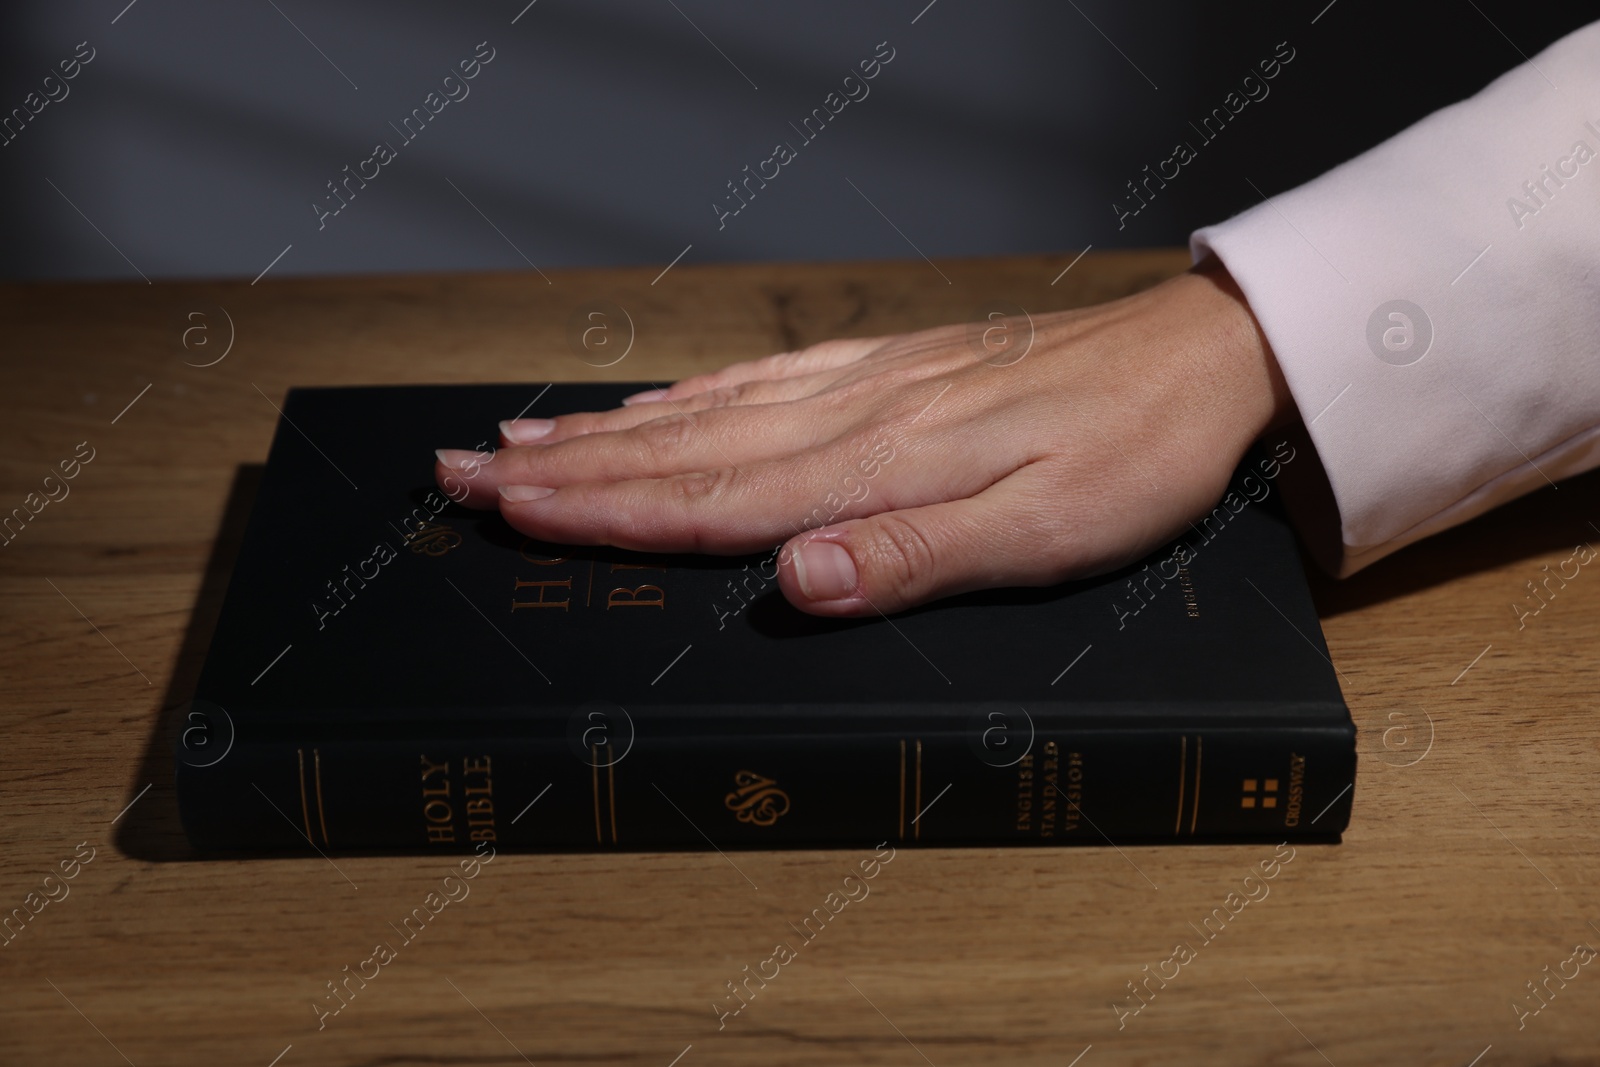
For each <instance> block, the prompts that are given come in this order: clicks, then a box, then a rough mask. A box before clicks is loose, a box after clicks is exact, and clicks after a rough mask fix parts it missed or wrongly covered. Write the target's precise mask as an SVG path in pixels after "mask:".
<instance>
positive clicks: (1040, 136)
mask: <svg viewBox="0 0 1600 1067" xmlns="http://www.w3.org/2000/svg"><path fill="white" fill-rule="evenodd" d="M1420 6H1421V5H1417V7H1420ZM280 8H281V10H280ZM280 8H275V7H274V6H272V5H245V6H242V7H234V6H230V7H223V6H220V5H209V4H205V3H203V2H202V0H173V2H170V3H163V4H142V3H136V4H134V5H132V6H125V5H124V3H122V2H120V0H113V2H112V3H110V4H109V5H99V4H97V5H95V6H94V10H95V11H96V13H95V15H94V17H93V18H90V17H89V14H88V11H89V9H88V8H85V7H83V6H80V5H71V6H67V5H46V4H43V3H39V2H35V3H32V4H25V5H15V6H14V7H13V8H11V9H10V10H9V11H8V13H7V15H6V16H5V19H6V22H7V25H6V27H5V32H4V33H3V34H0V50H3V55H0V58H3V62H4V66H3V69H4V70H5V71H6V77H5V78H4V79H3V81H0V93H4V94H5V95H4V96H3V97H0V109H3V113H4V114H8V115H13V114H15V109H18V108H21V109H22V112H21V114H22V116H23V119H22V120H17V119H15V118H14V119H13V120H12V121H13V127H12V128H11V129H9V130H8V131H7V132H6V134H5V136H4V138H0V140H3V141H4V143H3V145H0V187H3V189H4V192H5V193H6V194H7V195H6V196H5V199H4V203H5V205H6V207H5V208H4V209H3V210H4V211H5V212H6V213H7V216H8V218H7V222H6V233H7V234H8V236H9V237H10V238H11V239H10V240H8V241H6V242H4V243H3V245H0V270H3V271H4V273H5V276H7V277H11V278H89V277H96V278H137V277H139V276H141V275H142V276H145V277H150V278H159V277H174V276H182V277H194V276H218V275H221V276H235V277H241V276H242V277H253V276H255V275H256V274H257V273H258V272H259V271H260V270H261V269H262V268H263V267H265V266H266V265H267V264H268V263H269V262H272V261H273V257H275V256H278V255H279V254H280V253H283V252H285V250H286V249H288V252H287V253H286V254H284V255H283V256H282V259H281V260H280V261H277V262H276V263H275V265H274V267H273V270H274V273H275V274H280V275H281V274H293V273H329V272H348V271H356V272H379V271H395V270H399V271H416V270H474V269H479V270H481V269H528V268H529V266H530V265H533V264H537V265H538V266H539V267H541V268H555V267H566V266H586V265H610V264H622V263H663V264H664V263H666V262H668V261H669V260H671V259H672V258H673V257H674V256H676V255H678V254H679V253H680V252H681V251H683V250H684V249H685V248H686V246H692V251H691V252H690V254H689V255H688V258H687V259H686V262H697V261H698V262H707V261H716V260H761V259H789V260H796V259H798V260H815V259H860V258H904V257H910V256H915V255H916V254H917V253H918V252H919V251H920V252H923V253H926V254H927V255H929V256H934V257H940V256H970V255H988V254H1004V253H1015V252H1045V251H1054V252H1064V253H1068V254H1076V252H1077V251H1078V250H1080V249H1081V248H1083V247H1084V246H1086V245H1090V244H1093V245H1095V246H1096V247H1098V248H1110V247H1145V246H1153V245H1169V244H1179V243H1182V242H1183V241H1184V240H1185V239H1186V237H1187V234H1188V232H1189V230H1190V229H1192V228H1194V227H1196V226H1198V225H1202V224H1204V223H1206V222H1210V221H1215V220H1217V219H1220V218H1222V217H1225V216H1226V215H1229V214H1232V213H1233V212H1235V211H1237V210H1239V209H1242V208H1244V207H1246V206H1249V205H1250V204H1252V203H1254V202H1255V201H1257V200H1258V199H1259V194H1258V193H1257V192H1256V189H1258V188H1259V189H1260V190H1261V191H1263V192H1267V193H1270V192H1274V191H1277V190H1281V189H1283V188H1287V187H1290V186H1292V185H1295V184H1298V183H1300V182H1302V181H1304V180H1306V179H1308V178H1310V177H1312V176H1314V175H1315V174H1317V173H1319V172H1321V171H1322V170H1325V169H1327V168H1328V167H1329V166H1331V165H1333V164H1335V163H1337V162H1339V161H1341V160H1343V159H1345V158H1348V157H1349V156H1351V155H1354V154H1356V153H1358V152H1359V151H1361V150H1362V149H1364V148H1365V147H1367V146H1369V145H1371V144H1373V143H1376V142H1377V141H1378V140H1381V139H1382V138H1383V137H1385V136H1387V135H1389V134H1391V133H1393V132H1395V131H1397V130H1399V129H1401V128H1403V127H1404V126H1406V125H1408V124H1409V123H1411V122H1412V121H1415V120H1416V119H1417V118H1419V117H1420V116H1421V115H1423V114H1426V113H1427V112H1429V111H1431V110H1433V109H1435V108H1437V107H1439V106H1442V105H1443V104H1446V103H1449V102H1451V101H1453V100H1456V99H1459V98H1461V97H1463V96H1465V95H1468V94H1470V93H1471V92H1473V91H1475V90H1476V89H1477V88H1479V87H1481V86H1482V85H1483V84H1484V83H1486V82H1487V81H1488V80H1490V79H1491V78H1492V77H1494V76H1495V75H1496V74H1498V73H1500V72H1502V71H1504V70H1505V69H1507V68H1509V67H1510V66H1511V65H1512V64H1514V63H1516V62H1518V61H1519V60H1520V59H1521V56H1520V55H1519V54H1518V50H1519V49H1520V50H1521V51H1522V52H1525V53H1527V54H1530V55H1531V54H1533V53H1535V52H1536V51H1538V50H1539V49H1540V48H1542V47H1544V46H1545V45H1546V44H1548V43H1549V42H1550V41H1551V40H1554V39H1555V38H1557V37H1559V36H1560V35H1562V34H1563V33H1565V32H1567V31H1570V30H1571V29H1573V28H1575V27H1576V26H1577V25H1579V24H1581V22H1582V21H1583V20H1584V16H1582V15H1578V14H1561V13H1554V14H1551V13H1546V14H1547V15H1548V16H1549V17H1548V18H1547V19H1545V20H1544V21H1541V23H1540V24H1539V25H1538V26H1536V27H1528V26H1526V25H1525V24H1524V22H1523V21H1519V20H1518V19H1514V18H1512V16H1513V15H1514V14H1517V12H1516V10H1515V9H1513V8H1512V6H1511V5H1510V4H1509V3H1508V2H1493V0H1482V3H1481V4H1479V5H1478V10H1474V9H1473V8H1471V7H1468V8H1464V9H1463V10H1462V11H1461V12H1453V13H1452V14H1451V15H1450V16H1449V18H1448V19H1447V20H1443V21H1441V20H1440V19H1439V18H1438V16H1437V15H1436V14H1430V13H1429V12H1426V11H1420V10H1410V9H1406V8H1391V9H1386V10H1385V12H1384V15H1383V27H1382V29H1383V33H1382V35H1381V39H1379V38H1378V37H1374V36H1373V26H1372V17H1371V14H1370V12H1369V11H1367V10H1365V9H1364V6H1363V5H1362V4H1361V3H1360V0H1337V2H1336V3H1334V4H1332V5H1328V4H1327V3H1326V0H1314V2H1313V3H1309V4H1299V3H1297V4H1294V5H1292V6H1288V7H1286V6H1284V5H1282V4H1281V3H1279V4H1272V3H1267V2H1266V0H1248V2H1242V3H1237V4H1232V5H1228V6H1227V8H1226V9H1225V11H1222V12H1216V11H1212V10H1203V9H1202V8H1201V7H1200V5H1198V4H1195V3H1181V4H1180V3H1173V4H1168V5H1166V8H1165V10H1164V11H1162V12H1161V13H1160V14H1159V17H1151V16H1150V14H1149V13H1147V12H1144V11H1142V10H1138V9H1133V8H1128V7H1126V6H1123V5H1116V4H1112V3H1110V2H1109V0H1094V2H1089V0H1084V2H1083V3H1081V4H1078V5H1045V4H1037V3H1015V4H1004V5H982V6H978V5H970V4H961V3H958V2H956V0H937V2H935V3H934V4H932V5H929V4H927V3H926V0H913V2H911V3H909V4H901V3H898V2H897V3H896V4H894V5H892V6H888V5H872V6H871V7H870V9H868V8H867V7H866V6H865V5H853V4H848V3H845V2H844V0H820V2H813V3H808V4H805V5H798V4H791V5H781V6H770V5H769V6H763V7H761V8H759V9H757V8H748V7H745V6H738V5H731V4H726V3H722V4H717V3H712V2H710V0H694V2H686V3H681V4H679V5H677V6H676V7H674V6H673V5H670V4H661V3H658V2H655V0H614V2H610V3H591V4H585V5H582V6H579V5H576V4H571V3H563V2H561V0H545V2H544V3H540V4H537V5H534V6H531V7H528V6H525V4H524V2H523V0H513V2H510V3H501V4H496V5H494V6H493V7H492V8H488V7H485V8H478V9H474V10H473V11H471V12H465V11H455V10H450V11H443V10H441V9H439V8H437V7H436V6H430V5H424V4H422V3H420V2H410V3H401V4H393V5H380V4H377V3H360V4H357V3H352V4H347V5H340V6H339V7H337V8H330V7H326V6H322V7H318V6H309V7H306V8H305V9H303V10H297V9H295V6H294V5H289V6H287V7H282V6H281V5H280ZM291 20H292V21H291ZM1502 29H1504V30H1506V31H1508V32H1510V33H1511V38H1512V39H1511V40H1510V41H1508V39H1507V37H1506V36H1505V35H1503V34H1502V33H1501V30H1502ZM1524 38H1526V39H1524ZM1396 41H1398V42H1414V43H1415V44H1416V47H1414V48H1410V49H1404V48H1403V49H1401V51H1402V52H1403V53H1404V56H1405V61H1403V62H1401V61H1396V58H1395V57H1396V52H1395V45H1394V42H1396ZM80 42H86V43H87V48H88V49H89V50H92V53H93V57H94V58H93V59H92V60H91V61H90V63H89V64H88V65H87V66H84V67H82V69H81V70H79V71H78V74H77V77H75V78H74V79H72V80H71V81H70V82H64V83H58V84H59V86H60V87H59V88H54V89H48V90H47V89H46V88H45V87H44V84H43V79H44V78H45V77H46V75H47V74H50V73H51V72H52V71H58V66H59V63H60V62H61V61H62V60H67V59H71V58H72V57H74V56H75V55H76V54H78V53H79V52H80V51H82V48H81V47H80ZM480 49H486V51H484V52H483V53H482V54H486V55H492V57H493V58H492V59H491V60H489V61H488V62H487V63H486V64H485V65H484V66H483V68H482V69H481V70H480V71H479V73H478V75H477V77H475V78H474V79H472V80H471V81H470V82H468V83H464V84H463V83H459V82H458V84H462V89H461V90H457V92H459V94H460V95H459V97H458V98H456V99H454V100H452V101H449V102H447V103H444V104H440V105H438V106H437V113H436V114H431V117H429V118H428V121H427V123H426V127H425V128H424V129H423V130H422V132H421V133H419V134H416V135H415V137H414V139H411V140H408V139H407V138H406V137H405V133H404V130H403V128H402V126H401V124H402V121H403V119H404V118H405V116H407V115H410V114H412V113H413V112H414V111H415V110H416V109H417V108H419V107H424V106H427V107H428V108H429V111H432V110H434V108H433V105H431V104H429V105H425V101H427V100H428V99H429V98H428V94H429V93H436V94H440V95H439V96H435V97H434V98H433V99H434V100H439V99H440V97H441V96H442V95H443V94H444V93H445V92H448V90H444V89H442V84H443V79H444V78H445V77H446V76H447V75H450V74H452V73H456V74H457V75H458V76H459V69H458V64H459V63H460V62H461V61H462V60H469V59H471V58H472V57H473V56H474V55H475V54H478V53H479V50H480ZM890 55H892V59H887V60H886V61H883V62H882V63H881V65H880V69H878V70H877V74H876V77H874V78H873V79H871V80H870V81H865V80H861V81H858V82H857V83H855V84H856V86H857V88H855V89H853V90H851V89H849V88H848V87H846V86H845V85H844V82H843V79H844V78H845V77H846V75H849V74H852V73H853V74H855V75H857V77H858V78H859V75H860V74H861V66H860V65H861V63H862V61H864V60H874V58H875V57H879V56H890ZM1269 64H1270V65H1271V66H1270V68H1269V66H1268V65H1269ZM1269 69H1270V70H1271V74H1270V77H1269V76H1268V71H1269ZM58 73H59V71H58ZM463 90H470V92H467V91H463ZM30 93H39V94H40V95H38V96H35V97H31V98H30V97H29V94H30ZM49 93H53V94H54V95H56V96H58V97H59V98H58V99H55V100H53V101H49V102H47V103H45V104H44V105H43V106H42V107H40V109H39V110H38V113H37V114H34V113H32V111H31V110H30V107H31V106H33V105H31V104H30V103H29V102H30V101H37V100H40V99H42V98H43V97H44V96H45V95H47V94H49ZM830 93H836V94H838V95H835V96H833V97H830V96H829V94H830ZM851 97H853V99H850V98H851ZM819 108H820V109H823V112H822V113H823V114H824V115H826V116H828V121H827V124H826V128H825V129H823V130H822V131H821V132H820V133H815V134H814V135H812V132H811V131H810V130H809V129H807V128H806V127H805V126H804V123H803V120H804V119H805V118H806V117H807V116H808V115H812V114H814V113H815V112H816V111H817V109H819ZM834 112H837V113H834ZM426 113H427V112H425V114H426ZM13 131H14V132H13ZM379 142H385V143H388V144H389V145H390V146H391V147H392V149H393V151H394V154H395V158H394V159H393V160H392V162H390V163H388V164H386V165H384V166H383V167H382V169H381V171H380V173H379V174H378V176H377V177H375V178H373V179H371V180H370V181H367V182H364V183H357V185H356V186H354V187H351V186H349V185H343V186H340V185H335V186H333V189H332V190H331V191H330V183H335V182H339V181H340V180H341V179H345V178H346V177H347V175H348V174H349V173H350V171H348V170H346V169H345V168H351V169H355V168H357V167H360V166H361V164H362V161H363V160H366V159H369V158H371V157H372V156H373V154H374V147H375V144H376V143H379ZM780 144H782V145H787V146H789V148H790V152H791V153H792V156H793V158H792V159H791V160H789V161H788V162H786V163H784V164H783V165H782V167H781V169H780V170H779V172H778V176H777V177H774V178H771V180H770V181H765V182H758V183H757V184H756V185H755V186H751V185H750V184H749V183H748V177H749V175H750V173H751V172H752V171H754V170H756V169H757V168H760V167H761V166H762V164H763V161H765V160H768V159H771V158H773V157H774V155H775V149H776V148H777V146H778V145H780ZM1180 146H1187V149H1188V150H1187V152H1185V151H1184V150H1183V148H1182V147H1180ZM768 166H769V167H770V166H771V165H770V164H769V165H768ZM747 168H749V169H747ZM369 173H370V171H369ZM767 173H768V174H769V175H770V174H771V173H772V171H771V170H770V169H769V170H768V171H767ZM1163 175H1165V177H1163ZM736 182H737V183H739V185H738V187H737V192H736V190H735V189H734V187H733V183H736ZM341 189H342V190H343V195H341V197H340V200H341V202H342V203H343V205H344V206H342V207H341V208H340V210H339V211H338V213H337V214H332V213H331V212H330V211H329V210H328V207H327V206H325V207H323V208H322V209H317V208H314V207H313V205H314V204H316V203H318V202H321V203H323V204H324V205H332V204H333V203H334V201H333V200H331V199H325V198H328V197H330V194H331V192H339V191H340V190H341ZM352 189H353V191H354V192H355V196H354V197H353V198H350V197H349V192H350V191H352ZM734 195H737V196H738V203H739V204H740V205H741V206H740V208H739V210H738V211H737V213H736V214H735V213H732V212H731V211H730V210H729V209H730V207H731V206H732V205H733V204H734V203H735V201H734V200H733V199H731V197H732V196H734Z"/></svg>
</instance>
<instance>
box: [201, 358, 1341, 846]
mask: <svg viewBox="0 0 1600 1067" xmlns="http://www.w3.org/2000/svg"><path fill="white" fill-rule="evenodd" d="M647 387H648V386H647V385H646V384H644V383H637V384H630V383H609V384H569V383H559V384H555V385H552V386H549V387H548V388H546V387H544V386H542V385H469V386H398V387H356V388H318V389H295V390H291V391H290V393H289V395H288V397H287V399H286V400H285V402H284V405H283V416H282V418H281V419H280V422H279V426H278V430H277V434H276V437H275V439H274V442H273V445H272V450H271V453H270V457H269V459H268V462H267V466H266V471H265V473H264V476H263V478H262V482H261V487H260V491H259V495H258V497H257V499H256V501H255V504H254V507H253V509H252V512H251V517H250V522H249V526H248V529H247V531H246V534H245V539H244V543H243V547H242V549H241V553H240V557H239V560H238V563H237V565H236V567H235V570H234V573H233V575H232V579H231V581H230V583H229V587H228V592H227V596H226V600H225V602H224V605H223V609H222V613H221V616H220V618H219V621H218V625H217V628H216V631H215V634H214V636H213V639H212V644H211V648H210V651H209V654H208V656H207V660H206V663H205V667H204V670H203V672H202V675H201V679H200V682H199V685H198V688H197V692H196V695H195V700H194V703H193V705H192V708H191V710H190V712H189V717H188V722H189V727H188V728H187V729H185V730H183V731H182V734H181V735H180V737H179V738H178V741H177V768H178V796H179V806H180V811H181V815H182V818H183V822H184V826H185V829H186V832H187V833H188V835H189V837H190V839H191V841H192V842H193V843H194V844H195V845H197V846H198V847H200V848H202V849H208V850H252V851H274V852H283V851H300V852H308V853H309V852H313V851H321V852H334V851H355V850H383V851H405V852H413V851H417V852H426V851H441V852H443V851H466V850H470V849H472V848H474V847H478V846H479V843H481V842H492V843H493V844H494V846H495V847H497V848H511V849H518V848H522V849H639V850H651V849H678V848H690V849H710V848H719V849H733V848H773V847H845V846H857V845H869V846H875V845H877V844H879V843H881V842H893V843H896V844H899V843H904V844H907V845H917V844H923V845H1000V844H1015V845H1059V844H1090V845H1096V844H1098V845H1106V844H1108V843H1115V844H1117V845H1119V846H1120V845H1122V844H1124V843H1134V842H1140V841H1177V842H1202V841H1230V840H1247V839H1261V840H1269V839H1270V840H1283V839H1286V838H1313V839H1315V838H1321V839H1330V840H1331V839H1337V837H1338V835H1339V833H1340V832H1341V831H1342V830H1343V829H1344V828H1345V826H1346V824H1347V822H1348V820H1349V814H1350V810H1351V804H1352V800H1353V796H1354V788H1353V787H1354V777H1355V762H1356V759H1355V728H1354V724H1353V723H1352V721H1351V718H1350V714H1349V711H1348V709H1347V708H1346V706H1345V704H1344V701H1343V698H1342V696H1341V694H1340V691H1339V687H1338V681H1337V678H1336V675H1335V671H1334V669H1333V666H1332V664H1331V662H1330V661H1329V659H1328V655H1327V649H1326V647H1325V645H1324V643H1323V638H1322V632H1321V628H1320V626H1319V624H1318V621H1317V616H1316V613H1315V610H1314V608H1313V605H1312V602H1311V598H1310V594H1309V591H1308V589H1307V586H1306V582H1305V577H1304V574H1303V571H1302V564H1301V562H1300V558H1299V555H1298V552H1297V550H1296V547H1295V545H1294V541H1293V537H1292V534H1291V532H1290V530H1289V529H1288V526H1287V524H1286V521H1285V519H1284V517H1283V515H1282V513H1281V512H1280V510H1279V509H1278V507H1277V496H1276V488H1275V481H1274V480H1275V478H1276V477H1277V475H1278V473H1279V472H1280V471H1281V469H1282V467H1283V466H1284V465H1285V464H1289V463H1293V462H1294V461H1295V459H1296V457H1295V455H1294V450H1293V449H1292V448H1291V447H1290V446H1288V445H1287V444H1282V445H1276V446H1274V445H1273V444H1272V443H1271V442H1268V443H1266V444H1264V445H1263V446H1262V448H1261V449H1260V450H1258V453H1257V454H1254V455H1252V456H1251V457H1250V459H1248V460H1247V461H1246V463H1245V464H1244V465H1243V466H1242V467H1241V468H1240V471H1239V472H1238V474H1237V475H1236V477H1235V480H1234V484H1233V486H1232V488H1231V489H1230V490H1229V493H1228V495H1227V496H1225V497H1224V498H1223V500H1222V501H1221V502H1219V504H1218V505H1217V507H1216V509H1214V510H1213V511H1212V512H1211V513H1210V514H1208V515H1206V516H1203V517H1200V518H1197V519H1196V520H1195V522H1194V524H1193V525H1192V527H1191V530H1190V531H1189V532H1187V533H1186V534H1185V535H1184V536H1183V537H1182V538H1180V539H1179V540H1178V541H1176V542H1174V543H1173V544H1171V545H1169V546H1166V547H1165V548H1164V549H1163V550H1161V551H1160V552H1158V553H1156V554H1154V555H1153V556H1151V557H1150V559H1148V560H1147V561H1145V562H1143V563H1141V564H1139V565H1137V566H1134V567H1131V568H1127V569H1124V570H1122V571H1118V572H1116V573H1114V574H1108V575H1103V576H1100V577H1097V578H1094V579H1091V580H1087V581H1081V582H1071V583H1065V584H1061V585H1057V586H1052V587H1049V588H1039V589H1006V590H993V591H985V592H977V593H969V594H965V595H962V596H957V597H953V598H949V599H946V600H942V601H938V602H936V603H933V604H930V605H927V606H924V607H922V608H919V609H915V610H911V611H906V612H902V613H899V614H896V615H893V616H887V617H884V616H880V617H876V618H870V619H856V620H840V619H823V618H818V617H815V616H810V615H806V614H804V613H802V612H800V611H798V610H797V609H795V608H793V607H792V606H790V605H789V604H788V602H787V601H785V600H784V598H783V597H782V595H781V594H780V593H779V592H778V589H777V582H776V577H775V574H776V571H775V563H774V554H773V553H771V552H769V553H765V554H756V555H751V556H743V557H709V556H653V555H648V554H644V553H637V552H629V551H623V550H618V549H612V548H606V547H600V548H594V547H569V546H561V545H554V544H548V543H543V542H539V541H535V540H532V539H530V538H527V537H524V536H523V535H522V534H520V533H518V532H516V531H515V530H513V529H512V528H511V527H510V526H508V525H507V524H506V523H505V522H504V521H503V520H502V519H501V518H500V516H499V515H498V514H497V513H494V512H481V511H469V510H465V509H462V508H459V507H457V506H455V505H454V504H452V503H451V502H450V501H449V500H448V498H447V497H446V495H445V494H444V493H442V492H441V491H440V490H439V489H438V488H437V487H436V486H435V485H434V482H433V449H434V448H435V447H438V446H441V445H443V446H453V447H463V448H465V447H482V446H483V445H484V444H485V443H488V444H492V443H493V437H492V434H493V427H494V426H495V424H496V422H497V421H498V420H500V419H503V418H506V417H508V416H512V415H516V414H517V413H519V412H521V413H523V414H526V415H543V416H550V415H555V414H560V413H563V412H569V411H590V410H605V409H608V408H611V407H614V406H616V405H617V404H618V403H619V402H620V400H621V398H622V397H623V396H626V395H628V394H629V393H631V392H635V391H637V390H639V389H641V388H647ZM486 438H487V441H486ZM885 447H886V448H888V451H887V452H886V453H883V454H882V455H879V457H878V463H879V464H882V463H892V462H893V456H892V446H888V445H886V446H885ZM863 476H865V475H863ZM798 521H799V517H797V523H798ZM776 547H777V546H774V548H776Z"/></svg>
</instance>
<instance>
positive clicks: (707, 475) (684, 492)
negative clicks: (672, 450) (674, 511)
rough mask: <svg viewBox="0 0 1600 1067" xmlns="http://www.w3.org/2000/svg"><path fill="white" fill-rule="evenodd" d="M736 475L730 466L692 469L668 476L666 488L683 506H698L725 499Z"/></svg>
mask: <svg viewBox="0 0 1600 1067" xmlns="http://www.w3.org/2000/svg"><path fill="white" fill-rule="evenodd" d="M738 477H739V472H738V471H736V470H734V469H733V468H732V467H719V468H717V469H716V470H710V471H694V472H693V473H690V474H679V475H676V476H674V477H672V478H669V479H668V480H667V489H668V491H669V492H670V493H671V494H672V497H673V500H674V502H675V503H677V504H679V505H682V506H684V507H700V506H704V505H707V504H716V503H717V502H718V501H721V500H724V499H726V497H727V496H728V494H729V493H730V492H731V491H732V489H733V486H734V482H735V481H736V480H737V479H738Z"/></svg>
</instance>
